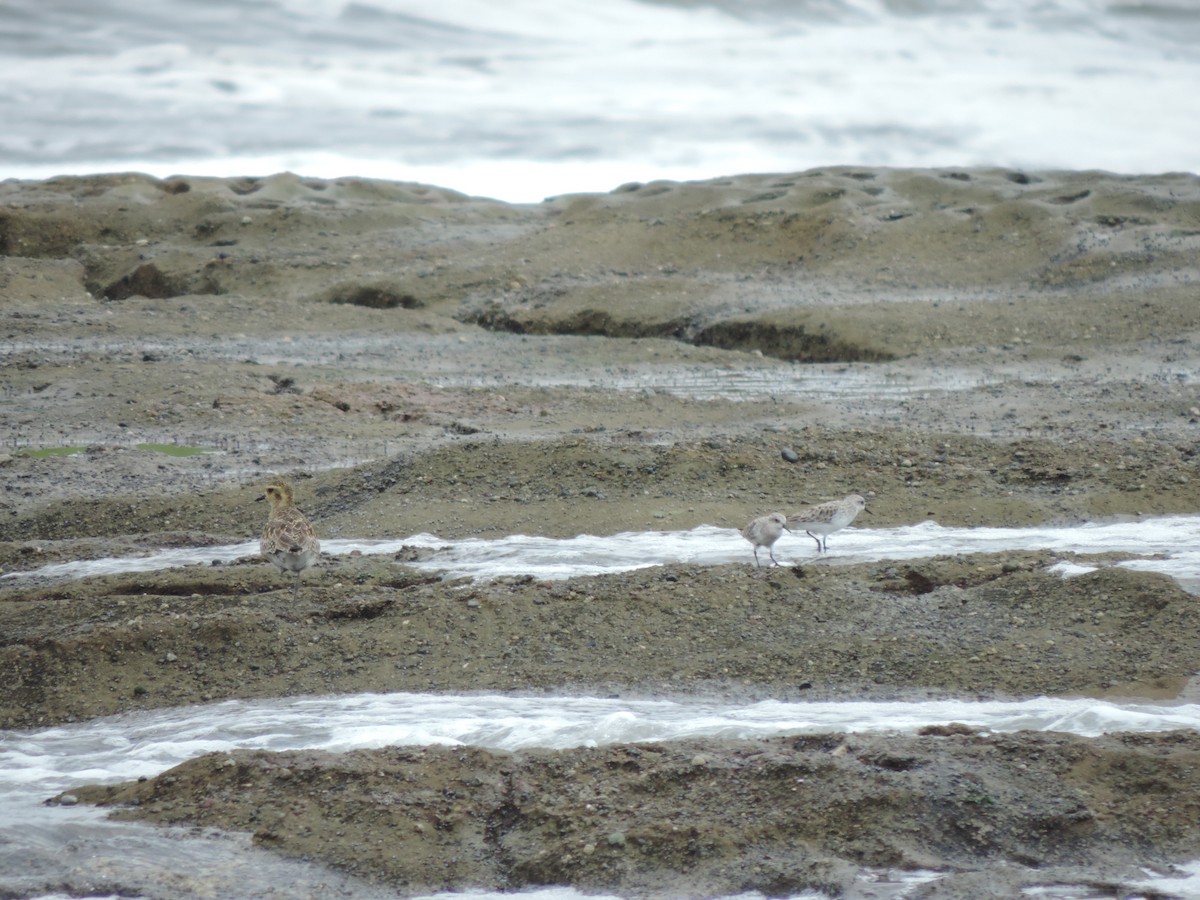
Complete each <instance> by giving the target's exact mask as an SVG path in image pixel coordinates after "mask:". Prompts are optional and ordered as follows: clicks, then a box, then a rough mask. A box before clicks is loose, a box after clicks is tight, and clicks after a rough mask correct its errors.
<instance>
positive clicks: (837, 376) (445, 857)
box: [0, 169, 1200, 897]
mask: <svg viewBox="0 0 1200 900" xmlns="http://www.w3.org/2000/svg"><path fill="white" fill-rule="evenodd" d="M0 253H2V254H3V258H0V296H2V297H3V298H4V303H3V304H2V307H0V310H2V315H3V322H2V324H3V329H4V331H3V334H4V336H5V341H6V347H5V349H4V350H3V356H2V357H0V364H2V365H3V373H4V385H3V402H4V405H5V413H6V414H5V417H4V424H3V426H2V428H3V433H2V434H0V438H2V439H3V446H2V447H0V479H2V480H3V484H4V492H3V494H0V567H2V568H3V571H4V572H5V573H7V574H9V575H11V574H13V573H20V572H28V571H31V570H34V569H37V568H38V567H40V566H42V565H44V564H46V563H48V562H55V561H63V560H70V559H81V558H97V557H102V556H110V555H132V554H136V553H138V552H147V551H149V550H151V549H154V548H159V547H164V546H205V545H213V544H221V543H233V542H238V541H244V540H249V539H252V538H254V537H255V536H256V535H257V533H258V532H259V530H261V527H262V521H263V517H264V515H265V514H264V512H263V509H262V504H258V505H256V504H255V503H254V502H253V501H254V498H255V497H256V496H257V495H258V494H259V493H261V488H262V485H263V483H264V482H265V480H266V479H267V478H268V477H269V476H271V475H275V474H283V475H286V476H288V477H290V478H291V479H292V480H293V482H294V483H295V484H296V488H297V499H298V502H299V504H300V506H301V507H302V508H303V509H304V510H305V512H306V513H307V514H308V515H309V516H310V518H311V519H312V520H313V522H314V524H315V526H316V527H317V530H318V533H319V534H320V535H321V536H322V537H324V538H334V537H380V538H382V537H389V538H402V537H404V536H406V535H411V534H415V533H418V532H432V533H434V534H438V535H441V536H443V537H446V538H460V537H466V536H499V535H506V534H514V533H526V534H542V535H547V536H555V537H564V536H571V535H575V534H579V533H590V534H611V533H616V532H621V531H643V530H674V529H687V528H691V527H694V526H695V525H698V524H701V523H710V524H715V525H720V526H724V527H739V528H740V527H741V526H742V525H744V524H745V522H746V521H747V520H748V519H749V518H751V517H753V516H757V515H761V514H763V513H765V512H770V511H774V510H776V509H784V510H787V509H789V508H792V507H798V506H800V505H803V504H807V503H814V502H820V501H823V500H827V499H830V498H835V497H840V496H843V495H845V494H847V493H851V492H856V493H861V494H863V495H864V496H866V497H867V499H868V508H869V509H870V510H871V516H870V517H867V518H866V520H865V521H862V522H859V523H856V525H861V526H863V527H885V526H889V525H898V524H907V523H913V522H919V521H923V520H925V519H934V520H936V521H938V522H940V523H943V524H946V525H968V526H969V525H1027V524H1039V523H1078V522H1087V521H1097V520H1105V519H1112V518H1114V517H1123V518H1132V519H1136V518H1137V517H1141V516H1149V515H1159V514H1169V513H1194V512H1196V511H1197V509H1198V508H1200V461H1198V458H1197V453H1198V452H1200V441H1198V436H1200V434H1198V430H1197V429H1198V427H1200V426H1198V422H1200V379H1198V377H1197V375H1196V373H1197V371H1200V352H1198V351H1200V344H1198V343H1197V342H1198V341H1200V320H1198V319H1197V316H1196V308H1197V307H1196V303H1197V299H1198V298H1197V290H1200V288H1198V287H1197V283H1198V282H1197V279H1198V277H1200V267H1198V265H1197V262H1196V261H1197V259H1200V182H1198V181H1197V179H1196V178H1194V177H1192V176H1185V175H1172V176H1161V177H1140V178H1123V177H1117V176H1112V175H1106V174H1100V173H1036V174H1035V173H1014V172H1005V171H999V170H964V171H949V170H946V171H927V172H914V171H902V170H882V169H881V170H857V169H856V170H848V169H830V170H826V171H823V172H819V173H799V174H797V175H792V176H742V177H738V178H730V179H720V180H716V181H713V182H705V183H696V184H682V185H678V184H654V185H640V186H639V185H630V186H626V187H624V188H622V189H620V190H618V191H615V192H613V193H612V194H608V195H588V196H568V197H561V198H553V199H551V200H548V201H547V202H546V203H543V204H539V205H536V206H527V207H526V206H510V205H506V204H500V203H495V202H492V201H488V200H481V199H476V198H466V197H462V196H459V195H455V194H453V193H451V192H447V191H442V190H439V189H436V188H430V187H425V186H417V185H397V184H385V183H377V182H366V181H362V180H354V179H345V180H340V181H330V182H317V181H311V180H306V179H299V178H294V177H292V176H276V177H273V178H269V179H241V180H239V179H234V180H210V179H192V178H179V179H171V180H168V181H156V180H154V179H148V178H144V177H141V176H132V175H130V176H97V177H94V178H86V179H59V180H55V181H50V182H39V183H18V182H6V183H4V184H2V185H0ZM56 448H57V449H62V450H63V451H64V455H38V454H37V453H36V452H35V451H41V450H46V449H56ZM66 448H72V449H75V448H77V452H72V453H69V454H66V452H65V451H66ZM183 448H188V451H189V452H190V450H191V449H195V450H199V451H202V452H198V453H195V454H194V455H181V454H182V453H183V452H184V450H183ZM784 451H789V453H788V454H787V456H788V457H790V458H792V459H793V460H794V461H790V462H789V461H788V458H785V453H784ZM836 540H837V536H836V535H835V536H834V537H833V538H832V539H831V549H835V548H836ZM1055 561H1057V557H1055V556H1054V555H1053V554H1049V553H1039V552H1030V551H1025V552H1013V553H1005V554H990V555H978V556H963V557H939V558H934V559H927V560H918V561H908V562H903V563H901V562H895V563H890V562H884V563H878V564H864V565H855V566H846V565H838V564H836V561H827V560H823V561H813V562H805V563H802V564H800V565H798V566H795V567H789V568H776V569H770V570H767V569H755V568H754V567H753V566H752V564H751V563H752V560H751V556H750V551H749V545H748V544H747V552H746V564H745V565H741V564H738V565H724V566H711V567H698V566H686V565H672V566H663V567H654V568H651V569H646V570H639V571H635V572H630V573H624V574H620V575H606V576H599V577H595V578H574V579H570V580H567V581H560V582H539V581H537V580H534V579H521V578H516V579H503V580H500V581H496V582H487V583H479V584H475V583H470V582H465V581H455V580H439V579H437V578H436V577H432V576H429V575H426V574H421V573H418V572H416V571H415V570H413V569H412V568H410V567H407V566H406V565H405V562H406V560H405V559H404V558H403V554H401V556H400V558H397V559H391V558H373V557H363V558H354V559H351V558H338V559H327V560H325V561H324V563H323V565H322V566H320V567H319V568H318V569H316V570H315V571H311V572H309V573H306V576H305V581H304V587H303V588H302V591H301V593H300V596H299V598H298V599H293V597H292V595H291V592H290V590H289V584H288V583H287V582H286V580H285V579H283V578H282V577H281V576H279V575H278V573H276V572H275V571H274V570H273V569H272V568H270V567H269V566H268V565H267V564H265V563H263V562H262V561H260V560H257V559H254V558H251V557H248V558H247V559H245V560H241V561H236V562H233V563H226V564H222V565H217V566H193V567H188V568H186V569H179V570H173V571H168V572H159V573H143V574H129V575H109V576H102V577H94V578H86V579H82V580H73V581H54V580H45V579H29V578H20V577H12V578H5V579H3V580H0V622H2V623H3V628H2V629H0V633H2V634H3V646H0V673H2V674H0V678H2V680H3V687H4V690H3V691H2V692H0V723H3V725H4V727H8V728H26V727H37V726H45V725H50V724H54V723H59V722H69V721H76V722H77V721H86V720H87V719H88V718H91V717H94V716H98V715H107V714H111V713H115V712H121V711H126V710H136V709H143V708H154V707H165V706H172V705H178V704H187V703H195V702H204V701H208V700H217V699H224V698H229V697H271V696H288V695H297V694H323V693H331V692H353V691H396V690H402V691H479V690H487V691H493V690H498V691H520V692H547V693H562V692H569V693H596V692H600V693H602V694H615V695H621V696H625V695H637V696H661V695H680V694H688V695H693V694H701V695H722V696H733V697H778V698H787V699H803V698H805V697H813V698H822V699H831V698H832V699H838V698H845V699H858V698H864V697H876V698H896V699H906V698H914V697H922V696H955V697H966V698H975V697H997V696H1004V697H1022V696H1033V695H1038V694H1068V695H1077V694H1087V695H1103V694H1105V693H1106V692H1110V693H1111V692H1118V693H1120V694H1121V695H1123V696H1147V697H1159V698H1161V697H1169V696H1172V695H1173V693H1175V692H1177V691H1178V690H1180V689H1181V688H1182V686H1183V685H1185V684H1186V683H1187V681H1188V679H1189V678H1190V677H1191V676H1192V675H1193V674H1194V673H1195V671H1196V670H1197V669H1198V668H1200V646H1197V645H1198V642H1200V638H1197V637H1196V636H1195V629H1194V628H1192V627H1191V622H1192V618H1193V616H1192V613H1193V611H1194V601H1195V598H1194V597H1191V596H1189V595H1188V594H1186V593H1185V592H1183V591H1182V590H1181V589H1180V588H1179V587H1178V585H1176V584H1175V583H1174V582H1173V581H1171V580H1170V579H1167V578H1164V577H1162V576H1157V575H1151V574H1146V573H1136V572H1130V571H1126V570H1123V569H1115V568H1106V569H1101V570H1099V571H1097V572H1096V573H1094V574H1091V575H1085V576H1080V577H1077V578H1073V579H1069V580H1063V579H1062V578H1060V577H1059V576H1057V575H1054V574H1051V573H1049V572H1047V571H1046V570H1047V568H1048V567H1049V566H1050V565H1052V564H1053V563H1054V562H1055ZM1195 750H1196V747H1195V738H1194V735H1192V734H1190V733H1187V734H1183V733H1180V734H1167V735H1157V736H1152V737H1131V736H1113V737H1106V738H1100V739H1084V738H1067V737H1065V736H1061V735H1034V734H1016V735H1004V736H995V735H989V736H979V735H971V734H948V735H923V736H912V737H897V736H879V735H877V736H838V735H831V736H829V737H828V738H827V739H826V738H821V739H819V740H815V739H812V738H804V739H777V740H771V741H763V742H748V743H741V742H722V741H712V742H693V743H689V744H686V745H678V746H677V745H673V744H665V745H659V746H650V745H641V746H638V747H624V746H621V747H607V748H600V749H597V750H579V751H563V752H557V753H550V752H524V753H520V754H515V755H511V756H506V755H504V754H499V753H495V754H493V753H486V752H483V751H477V750H467V751H464V750H458V751H443V750H437V749H425V750H414V749H390V750H381V751H373V752H370V753H356V754H347V755H344V756H325V755H321V754H313V753H292V754H267V753H246V754H234V755H233V756H232V757H222V758H214V757H204V758H201V759H199V760H196V761H193V762H190V763H186V764H185V765H184V766H183V767H181V768H180V770H177V771H175V772H173V773H170V774H169V775H166V776H161V777H159V778H156V779H152V780H151V781H149V782H145V783H143V784H138V785H130V786H120V787H113V788H102V789H96V790H95V791H93V792H92V793H90V794H88V799H96V800H104V801H105V802H114V803H117V804H127V803H130V802H133V801H136V803H137V804H138V805H136V806H133V807H123V812H122V814H123V815H130V814H132V815H142V816H146V817H149V818H152V819H154V820H155V821H171V822H198V823H203V824H214V825H218V826H221V827H225V828H229V829H234V830H238V831H250V832H252V833H253V834H254V835H255V840H256V841H257V842H259V843H261V844H263V845H264V846H268V847H272V848H274V849H277V850H279V851H280V852H282V853H286V854H290V855H295V856H307V857H312V858H314V859H317V860H322V861H326V862H329V863H331V864H333V865H336V866H339V867H341V868H345V869H347V870H349V871H353V872H355V873H356V874H359V875H364V876H367V877H370V878H374V879H378V880H380V881H381V882H384V883H389V884H394V885H396V886H397V887H398V888H400V889H402V890H404V891H408V892H415V891H417V890H429V889H435V888H462V887H468V886H480V885H482V886H494V887H504V888H515V887H522V886H529V885H536V884H573V885H576V886H578V887H580V888H581V889H585V890H615V891H623V892H626V893H628V894H630V895H634V894H637V895H657V896H702V895H706V894H708V895H711V894H716V893H722V892H725V893H730V892H735V891H737V890H760V891H763V892H766V893H769V894H780V893H788V892H798V891H799V890H802V889H804V888H805V887H819V888H822V889H826V890H829V891H831V892H833V893H838V892H842V893H843V894H845V895H846V896H853V895H854V893H853V892H854V891H856V890H859V891H862V890H864V888H862V886H861V884H860V885H858V886H856V882H855V880H854V876H853V873H854V872H855V871H857V869H858V867H860V866H879V867H889V866H892V867H897V868H899V869H906V868H932V869H938V870H943V871H949V872H953V873H956V874H954V876H953V878H952V879H950V880H947V881H944V882H942V883H941V884H940V887H937V888H932V887H931V888H929V891H930V892H931V893H930V894H929V896H962V897H977V896H987V895H988V894H987V893H980V891H981V885H984V886H987V885H992V886H995V885H999V886H1000V887H999V888H997V889H996V890H999V891H1001V892H1000V893H995V894H993V895H996V896H1006V895H1008V894H1005V893H1003V891H1004V890H1011V891H1015V890H1017V889H1018V888H1017V886H1018V885H1021V884H1055V883H1060V882H1062V883H1071V884H1077V885H1086V884H1091V885H1101V884H1117V883H1126V884H1127V883H1128V882H1129V881H1130V879H1134V878H1136V877H1138V876H1137V870H1136V866H1139V865H1149V866H1166V865H1169V864H1170V863H1173V862H1183V861H1187V860H1191V859H1195V858H1197V857H1200V831H1198V830H1197V826H1196V824H1195V822H1196V816H1195V810H1193V809H1191V808H1190V807H1189V805H1188V803H1189V801H1187V799H1186V798H1187V797H1188V796H1191V795H1194V793H1195V790H1194V785H1191V784H1190V781H1189V779H1192V778H1193V777H1194V776H1193V773H1192V772H1191V769H1192V767H1194V756H1195ZM284 772H286V773H289V774H286V775H284V774H281V773H284ZM379 773H382V774H379ZM235 785H244V790H235V789H234V786H235ZM256 810H257V812H255V811H256ZM987 889H988V890H991V889H992V888H991V887H988V888H987ZM1114 890H1115V889H1114ZM864 896H865V895H864ZM914 896H916V895H914Z"/></svg>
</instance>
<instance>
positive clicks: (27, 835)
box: [0, 694, 1200, 900]
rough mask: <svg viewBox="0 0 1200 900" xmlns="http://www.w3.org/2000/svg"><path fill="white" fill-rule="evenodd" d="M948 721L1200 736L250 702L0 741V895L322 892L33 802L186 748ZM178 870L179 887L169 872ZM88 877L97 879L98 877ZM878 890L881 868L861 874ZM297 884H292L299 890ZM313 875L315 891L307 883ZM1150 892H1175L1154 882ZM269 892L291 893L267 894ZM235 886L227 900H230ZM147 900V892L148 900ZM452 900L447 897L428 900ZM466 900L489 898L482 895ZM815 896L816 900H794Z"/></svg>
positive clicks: (1018, 714) (874, 712)
mask: <svg viewBox="0 0 1200 900" xmlns="http://www.w3.org/2000/svg"><path fill="white" fill-rule="evenodd" d="M951 722H958V723H963V724H966V725H968V726H970V727H972V728H976V729H979V731H980V732H981V733H984V732H988V731H991V732H1010V731H1017V730H1034V731H1062V732H1070V733H1073V734H1079V735H1098V734H1104V733H1109V732H1118V731H1140V732H1150V731H1162V730H1170V729H1177V728H1197V727H1200V706H1197V705H1195V704H1188V703H1178V704H1141V703H1116V702H1110V701H1102V700H1088V699H1075V700H1072V699H1052V698H1045V697H1041V698H1034V699H1030V700H1024V701H1013V702H999V701H995V702H970V701H955V700H949V701H927V702H917V703H888V702H823V703H794V702H782V701H775V700H768V701H760V702H752V703H744V704H737V703H720V702H711V701H704V700H700V699H695V698H680V699H656V700H637V699H611V698H596V697H557V698H556V697H541V696H538V697H523V696H512V695H498V694H485V695H432V694H356V695H351V696H329V697H302V698H288V699H276V700H259V701H241V700H233V701H225V702H221V703H213V704H208V705H203V706H190V707H182V708H178V709H167V710H156V711H150V712H141V713H130V714H124V715H119V716H113V717H110V718H105V719H99V720H96V721H92V722H88V723H86V724H81V725H63V726H58V727H54V728H46V729H40V730H36V731H9V732H0V889H6V888H7V887H9V886H12V885H20V884H22V883H28V882H27V873H29V872H33V871H36V872H38V873H41V876H42V881H43V882H46V883H71V882H72V879H73V878H74V877H75V874H76V873H78V872H84V873H86V874H87V877H88V878H90V879H92V880H91V881H89V882H88V884H89V895H93V896H94V895H96V893H97V887H96V886H97V885H98V884H99V885H103V884H110V883H111V884H113V885H119V886H121V887H122V892H121V894H120V895H121V896H129V885H130V884H133V885H135V886H138V885H145V884H151V885H158V884H160V883H161V884H163V885H166V887H165V888H162V889H163V890H166V891H167V892H168V893H169V894H170V895H171V896H175V897H199V896H213V895H214V894H215V895H216V896H225V897H248V896H264V897H265V896H272V897H292V896H294V897H303V896H317V895H322V894H326V895H328V894H329V893H330V892H331V891H332V889H331V888H330V887H329V885H328V884H327V880H328V879H330V878H336V877H338V876H333V875H331V874H330V873H325V872H323V871H322V870H314V869H313V868H312V867H308V868H305V867H303V866H302V865H301V864H299V863H293V862H289V861H286V860H281V859H277V858H274V857H272V856H271V855H269V854H266V853H263V852H262V851H257V850H255V849H254V848H252V847H250V846H248V844H247V842H246V841H245V839H244V836H243V837H242V838H238V837H236V836H234V837H232V838H229V837H227V838H222V839H216V838H214V837H212V836H209V837H204V836H196V835H190V834H184V833H180V832H173V831H163V830H159V829H154V828H150V827H148V826H145V825H137V824H128V823H118V822H110V821H107V820H105V819H103V818H102V812H101V811H99V810H96V809H93V808H90V807H50V808H47V807H45V806H43V805H42V804H41V800H42V799H43V798H45V797H47V796H49V795H51V794H54V793H57V792H59V791H63V790H69V789H70V788H71V787H73V786H76V785H80V784H85V783H103V782H116V781H127V780H131V779H136V778H139V777H143V776H146V777H149V776H153V775H156V774H158V773H159V772H162V771H163V770H165V769H168V768H170V767H171V766H174V765H176V764H178V763H180V762H183V761H185V760H187V759H191V758H193V757H195V756H197V755H199V754H201V753H227V752H231V751H233V750H238V749H266V750H285V749H304V748H308V749H319V750H331V751H345V750H352V749H363V748H373V747H383V746H398V745H399V746H403V745H409V746H412V745H422V746H424V745H430V744H449V745H460V744H461V745H472V746H477V747H486V748H492V749H498V750H510V751H511V750H521V749H525V748H531V747H548V748H568V747H581V746H598V745H604V744H612V743H619V742H627V741H667V740H678V739H684V738H729V739H751V738H767V737H771V736H776V735H786V734H802V733H825V732H866V731H885V732H889V733H898V732H913V731H915V730H916V729H918V728H921V727H923V726H926V725H934V724H948V723H951ZM180 872H187V873H188V878H187V881H186V882H184V883H181V882H180V880H179V873H180ZM97 873H103V878H106V879H108V880H107V881H104V880H101V881H99V882H97V881H96V880H95V879H96V878H97ZM936 877H937V876H936V875H935V874H934V873H920V872H917V873H906V874H905V876H904V877H903V878H900V879H898V880H894V882H893V883H892V884H891V886H890V887H887V888H886V892H883V893H873V894H871V896H877V897H900V896H903V895H904V893H903V891H904V890H905V889H906V885H907V886H911V884H912V883H918V882H921V881H925V880H929V879H932V878H936ZM863 878H864V879H866V880H868V881H872V882H879V883H880V885H881V887H880V890H881V891H882V890H885V887H884V886H883V882H884V881H886V880H887V879H884V878H883V877H882V875H881V873H871V872H869V871H867V870H864V873H863ZM298 879H306V880H298ZM313 880H316V881H318V882H320V884H321V885H323V887H322V888H321V889H317V888H312V887H309V886H308V885H309V882H311V881H313ZM1159 883H1161V886H1162V889H1164V890H1168V889H1174V888H1173V887H1172V884H1173V882H1172V880H1171V879H1162V880H1161V882H1159ZM280 884H292V885H296V887H295V888H294V892H293V893H283V894H280V893H275V892H274V891H275V889H276V888H277V887H278V885H280ZM339 884H340V887H339V889H338V891H333V892H332V893H335V894H336V895H338V896H354V897H358V898H368V897H371V898H373V897H376V896H386V894H383V893H380V892H379V891H378V889H373V888H370V887H369V886H366V885H359V884H349V885H347V884H345V883H339ZM239 891H240V893H239ZM151 895H158V892H156V891H152V892H151ZM437 896H438V897H446V898H449V897H459V896H462V895H437ZM469 896H473V897H479V898H483V897H495V896H497V895H494V894H492V893H489V892H479V893H477V894H471V895H469ZM532 896H533V897H535V898H537V900H576V898H578V897H579V896H580V895H578V894H577V893H576V892H574V891H571V890H568V889H561V888H556V889H551V890H547V891H543V892H537V893H535V894H534V895H532ZM806 896H814V897H815V896H820V895H806Z"/></svg>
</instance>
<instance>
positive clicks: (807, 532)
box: [804, 531, 821, 556]
mask: <svg viewBox="0 0 1200 900" xmlns="http://www.w3.org/2000/svg"><path fill="white" fill-rule="evenodd" d="M804 533H805V534H807V535H808V536H809V537H810V538H812V539H813V540H814V541H816V542H817V555H818V556H819V555H820V554H821V539H820V538H819V537H817V536H816V535H815V534H813V533H812V532H811V531H806V532H804Z"/></svg>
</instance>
